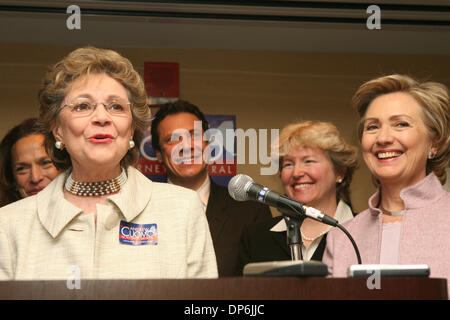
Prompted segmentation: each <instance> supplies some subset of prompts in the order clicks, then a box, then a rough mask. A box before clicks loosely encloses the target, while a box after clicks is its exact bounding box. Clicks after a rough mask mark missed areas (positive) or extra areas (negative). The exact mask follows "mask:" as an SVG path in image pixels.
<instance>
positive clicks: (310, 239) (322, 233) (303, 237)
mask: <svg viewBox="0 0 450 320" xmlns="http://www.w3.org/2000/svg"><path fill="white" fill-rule="evenodd" d="M330 229H331V228H328V229H326V230H325V231H323V232H321V233H319V234H318V235H317V236H315V237H314V238H309V237H307V236H304V235H303V233H302V239H303V240H306V241H314V240H316V239H317V238H319V237H321V236H323V235H324V234H325V233H327V232H328V231H330Z"/></svg>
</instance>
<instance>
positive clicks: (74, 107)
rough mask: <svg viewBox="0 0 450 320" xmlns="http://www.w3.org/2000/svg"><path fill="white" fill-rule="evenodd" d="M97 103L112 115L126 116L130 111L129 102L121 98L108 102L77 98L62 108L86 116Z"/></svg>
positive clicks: (76, 114)
mask: <svg viewBox="0 0 450 320" xmlns="http://www.w3.org/2000/svg"><path fill="white" fill-rule="evenodd" d="M99 104H102V105H103V106H104V107H105V109H106V111H108V112H109V114H111V115H113V116H126V115H129V114H130V111H131V103H130V102H127V101H125V100H123V99H121V98H114V99H111V100H110V101H108V102H94V101H92V100H91V99H89V98H78V99H76V100H75V101H73V102H72V103H68V104H65V105H64V106H63V108H64V107H69V108H70V111H71V112H72V113H73V114H74V115H75V116H77V117H88V116H90V115H91V114H92V113H93V112H94V110H95V109H96V108H97V106H98V105H99Z"/></svg>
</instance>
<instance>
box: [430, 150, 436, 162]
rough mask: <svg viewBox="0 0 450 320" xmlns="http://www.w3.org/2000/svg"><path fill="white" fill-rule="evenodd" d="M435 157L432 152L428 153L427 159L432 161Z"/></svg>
mask: <svg viewBox="0 0 450 320" xmlns="http://www.w3.org/2000/svg"><path fill="white" fill-rule="evenodd" d="M435 156H436V154H435V153H434V152H433V151H430V152H428V159H430V160H431V159H434V157H435Z"/></svg>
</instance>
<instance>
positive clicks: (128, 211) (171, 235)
mask: <svg viewBox="0 0 450 320" xmlns="http://www.w3.org/2000/svg"><path fill="white" fill-rule="evenodd" d="M39 99H40V104H41V108H40V121H41V122H42V124H43V126H45V127H46V128H47V135H46V148H47V151H48V153H49V155H50V156H51V158H52V160H53V161H54V163H55V165H56V166H57V167H58V168H59V169H62V170H65V173H64V174H61V175H59V176H58V177H57V178H56V179H55V180H53V181H52V183H51V184H49V185H48V186H47V188H46V189H44V190H43V191H41V192H40V193H39V194H37V195H36V196H31V197H28V198H26V199H23V200H21V201H18V202H15V203H13V204H10V205H8V206H6V207H3V208H1V210H0V279H67V278H68V277H69V276H71V272H74V270H75V271H76V272H77V274H78V275H79V277H80V278H82V279H83V278H86V279H88V278H90V279H108V278H109V279H119V278H121V279H137V278H194V277H202V278H211V277H217V266H216V260H215V254H214V249H213V246H212V241H211V236H210V233H209V228H208V223H207V221H206V218H205V216H204V214H203V211H202V207H201V202H200V199H199V198H198V196H197V194H196V193H195V192H193V191H190V190H188V189H184V188H181V187H176V186H173V185H168V184H158V183H154V182H152V181H150V180H149V179H148V178H146V177H145V176H144V175H142V174H141V173H140V172H138V171H137V170H136V169H135V168H133V167H132V166H131V165H132V164H133V163H134V162H135V161H136V160H137V157H138V155H139V151H138V148H137V146H139V144H140V142H141V140H142V137H143V132H144V130H145V129H146V127H147V126H148V123H149V122H148V121H149V117H150V111H149V108H148V105H147V97H146V92H145V87H144V84H143V82H142V79H141V77H140V76H139V74H138V73H137V72H136V71H135V70H134V69H133V66H132V64H131V63H130V61H129V60H128V59H126V58H124V57H122V56H121V55H119V54H118V53H116V52H114V51H111V50H103V49H97V48H93V47H87V48H81V49H77V50H75V51H73V52H72V53H70V54H69V55H68V56H67V57H65V58H64V59H63V60H62V61H60V62H59V63H57V64H56V65H55V66H54V67H53V68H52V69H51V70H49V71H48V72H47V74H46V76H45V78H44V81H43V84H42V86H41V89H40V91H39ZM18 213H20V214H18Z"/></svg>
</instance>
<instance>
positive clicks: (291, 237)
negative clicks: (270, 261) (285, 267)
mask: <svg viewBox="0 0 450 320" xmlns="http://www.w3.org/2000/svg"><path fill="white" fill-rule="evenodd" d="M282 213H283V212H282ZM283 216H284V221H285V222H286V226H287V244H288V246H289V248H290V251H291V260H292V261H298V260H303V255H302V235H301V232H300V226H301V225H302V223H303V220H305V218H306V216H305V215H301V216H300V217H299V218H297V219H293V218H290V217H288V216H287V215H285V214H284V213H283Z"/></svg>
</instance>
